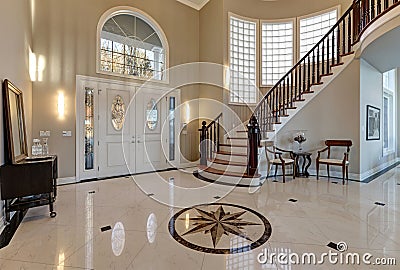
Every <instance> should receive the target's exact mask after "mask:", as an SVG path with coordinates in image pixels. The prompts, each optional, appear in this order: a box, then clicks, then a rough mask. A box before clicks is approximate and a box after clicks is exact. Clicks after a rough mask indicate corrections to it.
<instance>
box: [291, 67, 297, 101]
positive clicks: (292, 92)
mask: <svg viewBox="0 0 400 270" xmlns="http://www.w3.org/2000/svg"><path fill="white" fill-rule="evenodd" d="M294 72H296V70H295V71H294ZM293 94H294V83H293V71H292V72H290V107H292V108H293V107H294V105H293Z"/></svg>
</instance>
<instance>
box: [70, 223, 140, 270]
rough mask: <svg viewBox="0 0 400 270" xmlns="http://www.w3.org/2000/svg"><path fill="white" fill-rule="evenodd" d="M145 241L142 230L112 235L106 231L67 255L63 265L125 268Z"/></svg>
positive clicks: (90, 267)
mask: <svg viewBox="0 0 400 270" xmlns="http://www.w3.org/2000/svg"><path fill="white" fill-rule="evenodd" d="M113 228H114V227H113ZM113 236H114V237H113ZM146 242H147V238H146V234H145V233H144V232H135V231H125V232H124V233H123V235H122V236H121V235H113V231H112V230H110V231H106V232H103V233H101V234H99V235H98V236H96V237H95V238H94V239H93V240H92V241H89V242H87V243H86V245H84V246H82V247H81V248H79V249H78V250H77V251H76V252H74V253H73V254H72V255H69V256H67V257H66V259H65V261H64V265H65V266H71V267H80V268H88V269H127V267H128V266H129V265H130V263H131V262H132V261H133V259H134V258H135V257H136V256H137V254H138V253H139V251H140V250H141V249H142V248H143V246H144V244H145V243H146Z"/></svg>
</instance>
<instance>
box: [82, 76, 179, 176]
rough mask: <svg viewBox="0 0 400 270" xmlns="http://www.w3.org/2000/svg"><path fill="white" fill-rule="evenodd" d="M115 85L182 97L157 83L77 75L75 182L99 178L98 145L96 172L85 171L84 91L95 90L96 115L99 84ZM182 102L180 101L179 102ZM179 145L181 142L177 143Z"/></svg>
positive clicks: (95, 139) (96, 138)
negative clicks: (143, 88)
mask: <svg viewBox="0 0 400 270" xmlns="http://www.w3.org/2000/svg"><path fill="white" fill-rule="evenodd" d="M103 83H106V84H114V85H120V86H124V87H132V88H137V90H139V89H140V88H141V87H142V86H144V87H146V88H149V89H154V90H159V91H165V95H168V94H170V93H173V92H174V91H177V92H178V96H179V97H180V90H179V89H172V88H169V87H166V86H165V84H164V85H160V84H157V83H151V82H150V83H148V82H146V84H141V83H136V82H125V81H119V80H113V79H105V78H98V77H91V76H84V75H76V94H75V106H76V117H75V118H76V119H75V121H76V132H75V141H76V151H75V173H76V177H75V181H76V182H79V181H80V180H84V179H90V178H97V177H98V170H97V167H98V164H97V158H98V157H97V154H98V145H97V143H95V144H94V153H95V155H94V156H95V162H94V170H91V171H90V172H88V171H86V172H85V171H84V167H83V166H84V165H83V164H84V163H83V157H84V155H83V153H84V142H83V139H82V138H84V128H83V125H82V117H84V115H85V111H84V109H85V104H84V103H85V102H84V89H85V87H92V88H94V89H95V91H96V92H95V106H94V107H95V108H94V109H95V115H96V117H97V115H98V114H99V112H98V92H97V91H98V89H99V84H103ZM179 101H180V100H179ZM180 125H181V123H180V121H179V123H177V127H179V126H180ZM98 128H99V127H98V120H97V118H96V121H95V134H94V141H95V142H97V141H98ZM177 143H179V142H177Z"/></svg>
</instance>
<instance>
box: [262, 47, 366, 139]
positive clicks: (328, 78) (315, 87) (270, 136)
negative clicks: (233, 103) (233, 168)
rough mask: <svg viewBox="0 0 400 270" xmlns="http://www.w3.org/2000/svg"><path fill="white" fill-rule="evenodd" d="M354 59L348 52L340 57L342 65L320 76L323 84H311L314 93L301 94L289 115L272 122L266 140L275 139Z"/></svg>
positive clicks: (288, 111) (288, 112) (353, 55)
mask: <svg viewBox="0 0 400 270" xmlns="http://www.w3.org/2000/svg"><path fill="white" fill-rule="evenodd" d="M357 48H358V45H355V46H354V50H357ZM354 59H355V54H354V53H353V54H350V55H346V56H343V57H341V62H342V63H343V65H339V66H335V67H332V68H331V72H332V73H333V74H332V75H330V76H324V77H322V78H321V82H323V84H321V85H313V86H311V89H310V90H311V91H314V93H307V94H304V95H303V98H304V99H305V100H304V101H296V102H295V106H296V109H289V110H287V114H288V115H289V116H286V117H281V118H280V122H281V123H280V124H274V131H273V132H268V133H267V135H268V139H266V140H267V141H273V140H274V139H275V135H276V134H278V132H279V131H280V130H281V129H282V128H283V127H284V126H285V125H286V124H287V123H288V122H289V121H290V119H292V118H293V117H294V116H295V115H296V114H297V113H299V112H300V111H301V110H302V109H303V108H304V107H305V106H306V105H307V104H308V103H309V102H310V101H311V100H313V99H314V98H315V97H316V96H317V95H318V94H319V93H321V92H322V91H324V89H325V88H327V87H328V86H329V85H330V84H331V82H332V81H334V80H335V79H336V77H337V76H339V75H340V74H341V73H342V71H343V70H345V69H346V68H347V66H348V65H349V64H350V63H351V62H352V61H353V60H354Z"/></svg>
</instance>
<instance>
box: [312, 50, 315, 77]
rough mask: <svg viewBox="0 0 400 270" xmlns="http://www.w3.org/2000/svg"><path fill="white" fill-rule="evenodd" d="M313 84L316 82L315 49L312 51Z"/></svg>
mask: <svg viewBox="0 0 400 270" xmlns="http://www.w3.org/2000/svg"><path fill="white" fill-rule="evenodd" d="M311 82H312V84H314V83H315V50H313V52H312V75H311Z"/></svg>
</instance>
